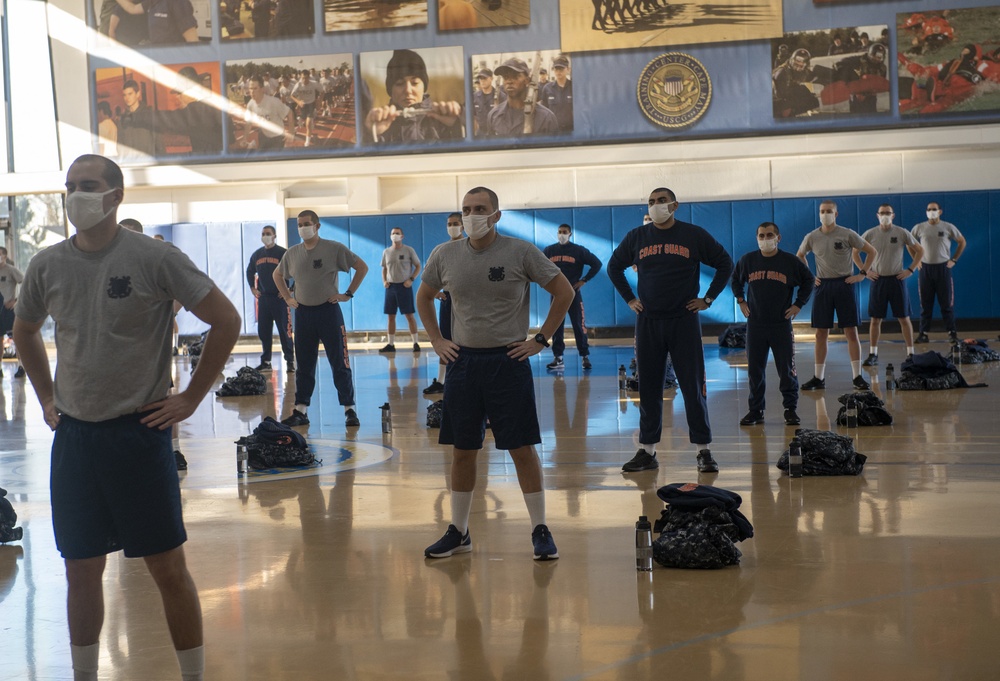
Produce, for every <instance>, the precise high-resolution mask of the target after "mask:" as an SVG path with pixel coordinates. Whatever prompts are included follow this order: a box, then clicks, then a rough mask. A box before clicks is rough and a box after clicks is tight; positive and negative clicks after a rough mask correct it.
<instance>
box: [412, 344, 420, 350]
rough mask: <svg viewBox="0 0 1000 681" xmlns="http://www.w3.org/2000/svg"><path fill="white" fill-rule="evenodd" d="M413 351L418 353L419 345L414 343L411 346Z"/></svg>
mask: <svg viewBox="0 0 1000 681" xmlns="http://www.w3.org/2000/svg"><path fill="white" fill-rule="evenodd" d="M413 351H414V352H420V343H414V344H413Z"/></svg>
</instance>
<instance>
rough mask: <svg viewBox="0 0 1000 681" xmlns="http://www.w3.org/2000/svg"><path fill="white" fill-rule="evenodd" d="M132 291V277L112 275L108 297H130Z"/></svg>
mask: <svg viewBox="0 0 1000 681" xmlns="http://www.w3.org/2000/svg"><path fill="white" fill-rule="evenodd" d="M130 293H132V277H111V280H110V281H109V282H108V298H128V296H129V294H130Z"/></svg>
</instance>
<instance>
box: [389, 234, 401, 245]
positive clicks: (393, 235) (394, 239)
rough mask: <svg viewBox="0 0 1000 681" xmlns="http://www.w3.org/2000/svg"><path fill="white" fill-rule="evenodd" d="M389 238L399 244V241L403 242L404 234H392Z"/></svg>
mask: <svg viewBox="0 0 1000 681" xmlns="http://www.w3.org/2000/svg"><path fill="white" fill-rule="evenodd" d="M389 238H390V239H392V243H394V244H398V243H401V242H402V241H403V235H402V234H390V235H389Z"/></svg>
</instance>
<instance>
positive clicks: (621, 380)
mask: <svg viewBox="0 0 1000 681" xmlns="http://www.w3.org/2000/svg"><path fill="white" fill-rule="evenodd" d="M625 379H626V374H625V365H624V364H622V365H620V366H619V367H618V389H619V390H625Z"/></svg>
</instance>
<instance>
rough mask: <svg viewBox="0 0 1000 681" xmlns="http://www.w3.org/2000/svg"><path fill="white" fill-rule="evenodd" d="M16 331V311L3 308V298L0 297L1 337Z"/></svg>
mask: <svg viewBox="0 0 1000 681" xmlns="http://www.w3.org/2000/svg"><path fill="white" fill-rule="evenodd" d="M13 330H14V310H8V309H7V308H6V307H4V306H3V297H0V336H2V335H4V334H8V333H10V332H11V331H13Z"/></svg>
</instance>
